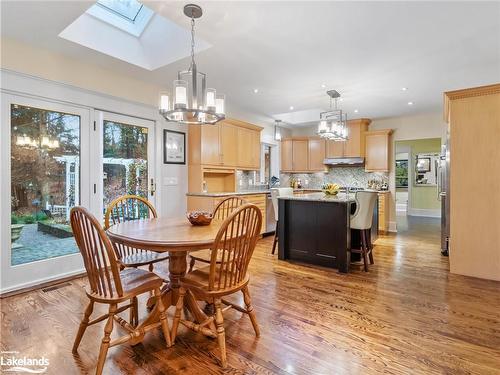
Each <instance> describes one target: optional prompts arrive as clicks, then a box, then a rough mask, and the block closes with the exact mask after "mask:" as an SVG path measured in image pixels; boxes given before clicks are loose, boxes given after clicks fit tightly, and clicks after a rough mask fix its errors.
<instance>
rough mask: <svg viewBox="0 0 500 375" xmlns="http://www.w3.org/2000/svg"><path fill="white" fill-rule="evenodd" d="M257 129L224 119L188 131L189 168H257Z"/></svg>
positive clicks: (258, 155)
mask: <svg viewBox="0 0 500 375" xmlns="http://www.w3.org/2000/svg"><path fill="white" fill-rule="evenodd" d="M261 131H262V128H261V127H260V126H256V125H252V124H249V123H246V122H243V121H239V120H233V119H226V120H223V121H221V122H218V123H217V124H215V125H201V126H200V125H190V126H189V128H188V142H189V147H188V163H189V165H209V166H220V167H233V168H236V169H247V170H248V169H259V168H260V132H261Z"/></svg>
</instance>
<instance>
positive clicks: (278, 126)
mask: <svg viewBox="0 0 500 375" xmlns="http://www.w3.org/2000/svg"><path fill="white" fill-rule="evenodd" d="M274 140H275V141H281V120H274Z"/></svg>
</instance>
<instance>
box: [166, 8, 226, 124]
mask: <svg viewBox="0 0 500 375" xmlns="http://www.w3.org/2000/svg"><path fill="white" fill-rule="evenodd" d="M184 14H185V15H186V16H187V17H189V18H191V64H190V66H189V69H187V70H184V71H180V72H178V73H177V79H176V80H175V81H174V82H173V92H172V95H170V94H169V93H168V92H161V93H160V103H159V107H160V114H161V115H162V116H163V117H164V118H165V119H166V120H167V121H171V122H177V123H181V124H196V125H204V124H210V125H213V124H215V123H217V122H218V121H220V120H223V119H224V118H225V96H224V95H222V94H218V93H217V91H216V90H215V89H214V88H207V85H206V74H205V73H202V72H200V71H198V68H197V66H196V62H195V61H194V43H195V38H194V26H195V21H194V20H195V19H196V18H200V17H201V15H202V14H203V12H202V9H201V7H199V6H198V5H195V4H188V5H186V6H185V7H184Z"/></svg>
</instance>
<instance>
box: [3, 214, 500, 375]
mask: <svg viewBox="0 0 500 375" xmlns="http://www.w3.org/2000/svg"><path fill="white" fill-rule="evenodd" d="M410 224H411V223H410ZM416 228H417V230H416V231H415V230H412V229H411V225H409V226H408V229H406V230H404V231H403V232H402V233H401V234H400V235H398V236H394V235H390V236H382V237H381V238H379V240H378V241H377V244H376V246H375V249H374V258H375V265H373V266H370V272H369V273H365V272H363V271H362V270H361V266H354V267H353V271H352V272H351V273H349V274H347V275H343V274H339V273H338V272H337V271H336V270H331V269H324V268H318V267H309V266H304V265H299V264H291V263H287V262H282V261H278V260H277V258H276V256H272V255H271V246H272V237H267V238H264V239H263V240H261V241H260V242H259V244H258V248H257V249H256V253H255V255H254V259H252V262H251V275H252V276H251V283H250V292H251V294H252V300H253V305H254V306H255V310H256V313H257V319H258V321H259V324H260V328H261V337H260V338H258V339H257V338H255V335H254V332H253V329H252V325H251V323H250V320H249V319H248V317H247V316H246V315H244V314H242V313H239V312H236V311H228V312H227V313H226V314H225V324H226V340H227V354H228V369H227V370H226V371H225V373H231V374H242V373H246V374H357V373H362V374H371V373H382V372H384V373H394V374H409V373H411V374H433V373H450V374H469V373H474V374H499V373H500V283H498V282H493V281H486V280H480V279H474V278H468V277H463V276H458V275H451V274H449V273H448V260H447V258H444V257H442V256H441V255H440V251H439V234H437V235H436V231H435V230H432V229H431V228H432V226H431V227H429V226H428V225H427V224H425V225H423V227H419V226H418V225H416ZM485 261H487V260H485ZM85 283H86V279H85V278H81V279H78V280H75V281H71V282H69V283H65V284H63V285H62V286H61V287H60V288H57V289H52V290H47V291H43V290H38V291H34V292H30V293H26V294H22V295H18V296H14V297H9V298H5V299H3V300H2V301H1V303H2V306H1V313H2V321H1V326H2V327H1V328H2V337H1V350H17V351H19V352H20V355H23V356H28V357H29V356H41V355H44V356H46V357H47V358H49V360H50V365H49V369H48V373H49V374H78V373H94V372H95V364H96V361H97V354H98V351H99V349H98V348H99V343H100V340H101V338H102V334H103V323H102V324H96V325H95V326H92V327H90V328H89V329H88V330H87V332H86V333H85V336H84V337H83V340H82V343H81V345H80V349H79V355H78V356H73V355H72V354H71V347H72V343H73V339H74V336H75V333H76V330H77V327H78V323H79V321H80V318H81V316H82V314H83V311H84V308H85V303H86V301H87V298H86V297H85V294H84V291H83V289H82V288H83V286H84V285H85ZM143 301H144V300H143ZM240 302H241V300H240ZM95 310H96V311H95V314H97V313H98V312H101V311H102V309H98V308H96V309H95ZM169 314H170V315H169V324H170V325H171V324H172V314H173V308H171V309H170V310H169ZM141 316H144V311H143V314H141ZM207 351H211V352H212V353H216V354H217V356H218V351H217V343H216V340H211V339H207V338H206V337H204V336H201V335H196V334H195V333H193V332H191V331H189V330H187V329H185V328H184V327H181V328H180V332H179V336H178V341H177V344H176V345H175V346H173V347H172V348H170V349H166V347H165V344H164V341H163V339H162V338H161V336H160V330H159V329H158V330H155V331H154V333H152V334H150V335H148V336H146V339H145V341H144V342H143V343H142V344H139V345H137V346H135V347H131V346H127V345H124V346H119V347H116V348H112V349H110V351H109V353H108V358H107V361H106V364H105V367H104V373H106V374H118V373H123V374H175V373H182V374H219V373H223V371H222V370H221V369H220V367H218V366H217V364H216V362H215V359H214V355H212V354H210V353H209V352H207ZM207 353H208V354H207Z"/></svg>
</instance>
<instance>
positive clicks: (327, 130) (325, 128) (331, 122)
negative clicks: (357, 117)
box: [317, 90, 347, 141]
mask: <svg viewBox="0 0 500 375" xmlns="http://www.w3.org/2000/svg"><path fill="white" fill-rule="evenodd" d="M326 93H327V95H328V96H329V97H330V110H329V111H326V112H321V113H320V115H319V124H318V133H317V134H318V135H319V136H320V137H322V138H326V139H328V140H332V141H347V114H346V113H342V110H341V109H338V108H337V100H338V98H340V94H339V93H338V92H337V91H336V90H329V91H327V92H326ZM332 102H334V103H335V105H334V108H332Z"/></svg>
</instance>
